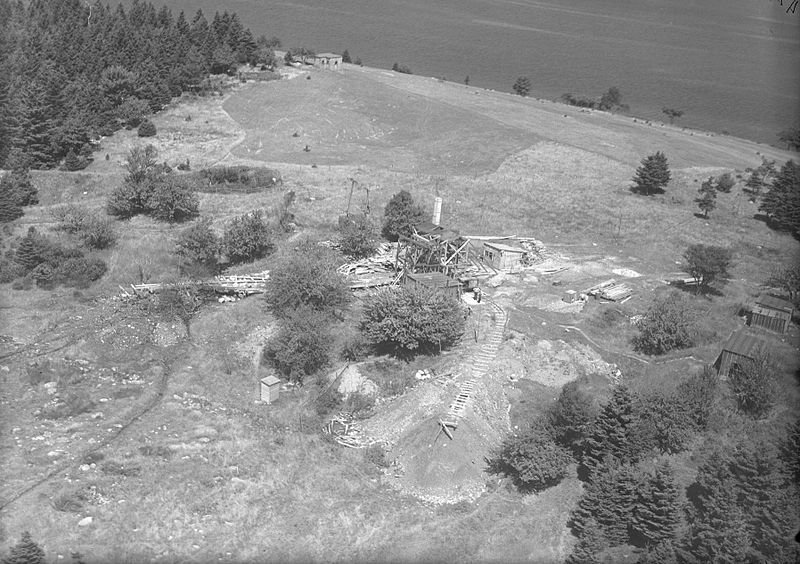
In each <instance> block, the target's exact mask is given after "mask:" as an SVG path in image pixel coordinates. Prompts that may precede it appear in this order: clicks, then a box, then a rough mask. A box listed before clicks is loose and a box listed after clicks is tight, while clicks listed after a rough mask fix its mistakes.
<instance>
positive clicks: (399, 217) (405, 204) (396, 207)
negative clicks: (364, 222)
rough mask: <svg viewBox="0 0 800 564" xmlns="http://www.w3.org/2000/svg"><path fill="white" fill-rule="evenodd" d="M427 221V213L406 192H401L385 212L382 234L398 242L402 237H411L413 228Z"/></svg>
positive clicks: (387, 205)
mask: <svg viewBox="0 0 800 564" xmlns="http://www.w3.org/2000/svg"><path fill="white" fill-rule="evenodd" d="M424 219H425V211H424V210H423V209H422V207H420V206H419V205H418V204H417V203H416V202H415V201H414V198H412V197H411V194H410V193H408V192H407V191H406V190H401V191H400V192H398V193H397V194H395V195H394V196H392V198H391V199H390V200H389V202H388V203H387V204H386V207H385V208H384V210H383V229H382V231H381V233H382V234H383V236H384V237H386V239H388V240H389V241H397V239H398V238H399V236H400V235H406V236H409V235H411V233H412V231H413V230H412V227H413V226H414V225H416V224H418V223H420V222H422V221H423V220H424Z"/></svg>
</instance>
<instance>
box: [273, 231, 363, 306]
mask: <svg viewBox="0 0 800 564" xmlns="http://www.w3.org/2000/svg"><path fill="white" fill-rule="evenodd" d="M337 266H338V260H337V258H336V255H335V253H334V252H333V251H332V250H331V249H329V248H327V247H323V246H321V245H317V244H316V243H314V242H313V241H304V242H302V243H301V244H300V245H298V246H297V247H295V248H294V249H290V250H288V251H287V252H285V253H283V254H282V255H281V256H280V257H279V258H278V260H277V261H276V263H275V265H274V267H273V268H272V270H271V271H270V277H269V280H268V281H267V300H268V302H269V305H270V308H271V309H272V311H273V313H275V315H277V316H278V317H284V316H286V315H287V314H289V313H290V312H292V311H294V310H295V309H297V308H298V307H300V306H304V305H305V306H309V307H311V308H313V309H315V310H318V311H322V312H326V313H335V312H337V311H338V310H341V309H343V308H344V307H346V306H347V305H348V304H349V303H350V300H351V299H352V295H351V293H350V289H349V288H348V287H347V284H346V283H345V281H344V278H343V277H342V276H341V275H340V274H339V273H338V272H337V271H336V268H337Z"/></svg>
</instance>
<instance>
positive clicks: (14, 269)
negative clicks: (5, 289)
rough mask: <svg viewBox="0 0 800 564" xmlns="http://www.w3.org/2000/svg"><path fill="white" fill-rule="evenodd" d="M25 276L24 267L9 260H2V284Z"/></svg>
mask: <svg viewBox="0 0 800 564" xmlns="http://www.w3.org/2000/svg"><path fill="white" fill-rule="evenodd" d="M24 275H25V269H24V268H23V267H22V265H20V264H17V263H16V262H13V261H10V260H8V259H4V258H0V284H8V283H9V282H13V281H14V280H15V279H17V278H19V277H20V276H24Z"/></svg>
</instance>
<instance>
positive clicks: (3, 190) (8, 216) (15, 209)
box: [0, 182, 25, 223]
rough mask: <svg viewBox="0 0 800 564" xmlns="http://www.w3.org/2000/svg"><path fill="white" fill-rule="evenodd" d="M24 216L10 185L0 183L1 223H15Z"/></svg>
mask: <svg viewBox="0 0 800 564" xmlns="http://www.w3.org/2000/svg"><path fill="white" fill-rule="evenodd" d="M24 214H25V212H23V211H22V206H20V205H19V202H18V201H17V197H16V194H14V192H13V190H11V185H10V183H8V184H7V183H5V182H0V223H8V222H10V221H14V220H15V219H17V218H19V217H22V216H23V215H24Z"/></svg>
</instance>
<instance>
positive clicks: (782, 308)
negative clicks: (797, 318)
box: [750, 294, 794, 333]
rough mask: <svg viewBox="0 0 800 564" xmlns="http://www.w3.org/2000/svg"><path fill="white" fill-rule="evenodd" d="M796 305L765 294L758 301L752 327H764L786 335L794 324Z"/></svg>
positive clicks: (751, 322)
mask: <svg viewBox="0 0 800 564" xmlns="http://www.w3.org/2000/svg"><path fill="white" fill-rule="evenodd" d="M793 314H794V305H793V304H792V302H790V301H789V300H786V299H783V298H779V297H777V296H772V295H769V294H764V295H762V296H761V297H759V298H758V299H757V300H756V304H755V305H754V306H753V307H752V313H751V315H750V326H751V327H763V328H764V329H767V330H769V331H775V332H777V333H786V331H788V330H789V324H790V323H791V322H792V315H793Z"/></svg>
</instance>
